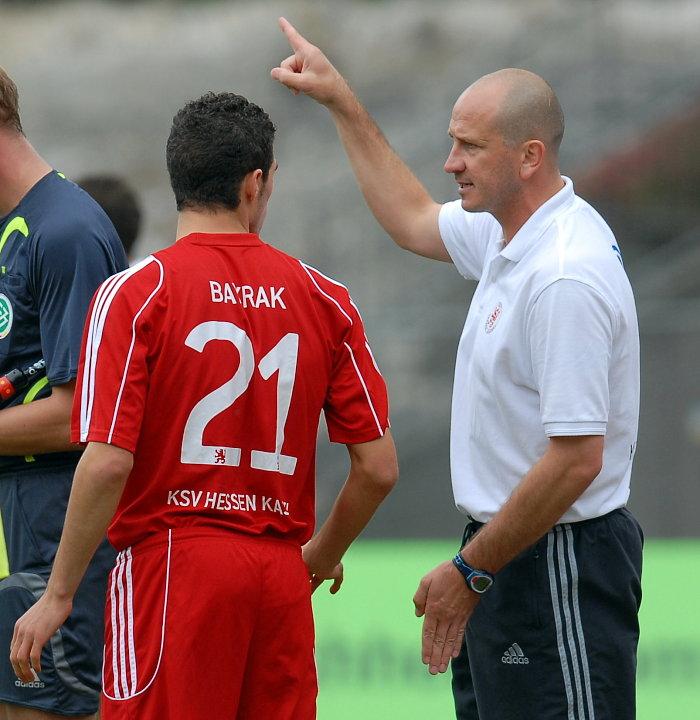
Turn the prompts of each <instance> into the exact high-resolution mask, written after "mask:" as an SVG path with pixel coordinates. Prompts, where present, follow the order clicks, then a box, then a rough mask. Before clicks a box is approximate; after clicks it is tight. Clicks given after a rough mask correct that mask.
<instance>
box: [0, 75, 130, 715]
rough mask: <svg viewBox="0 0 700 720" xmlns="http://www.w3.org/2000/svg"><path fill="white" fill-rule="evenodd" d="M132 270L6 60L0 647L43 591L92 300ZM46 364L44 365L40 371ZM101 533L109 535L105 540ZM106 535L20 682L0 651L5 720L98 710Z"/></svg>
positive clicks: (2, 83) (0, 106)
mask: <svg viewBox="0 0 700 720" xmlns="http://www.w3.org/2000/svg"><path fill="white" fill-rule="evenodd" d="M125 267H126V259H125V257H124V251H123V249H122V246H121V243H120V242H119V238H118V237H117V234H116V232H115V231H114V228H113V227H112V224H111V223H110V221H109V219H108V218H107V216H106V215H105V214H104V212H103V211H102V210H101V209H100V207H99V206H98V205H97V203H95V202H94V201H93V200H92V198H90V197H89V196H88V195H87V194H86V193H85V192H83V191H82V190H81V189H80V188H78V187H77V186H76V185H75V184H73V183H72V182H70V181H69V180H67V179H66V178H65V177H63V176H62V175H61V174H60V173H58V172H56V171H55V170H53V169H52V168H51V166H50V165H49V164H48V163H47V162H46V161H45V160H43V159H42V158H41V157H40V156H39V155H38V154H37V152H36V151H35V150H34V148H33V147H32V146H31V145H30V144H29V142H28V140H27V138H26V137H25V135H24V133H23V132H22V124H21V121H20V115H19V109H18V94H17V87H16V86H15V84H14V82H13V81H12V80H11V78H10V77H9V76H8V75H7V73H6V72H5V71H4V70H3V69H2V68H0V376H2V377H3V378H4V380H3V381H2V384H1V385H0V387H1V389H2V393H1V394H0V646H3V647H7V646H9V643H10V640H11V638H12V632H13V628H14V625H15V622H16V620H17V618H18V617H20V616H21V615H22V614H23V613H24V612H25V610H27V608H28V607H29V606H30V605H32V604H33V603H34V602H35V601H36V599H37V598H39V597H40V596H41V595H42V593H43V592H44V590H45V588H46V581H47V579H48V576H49V571H50V569H51V563H52V562H53V559H54V555H55V553H56V548H57V546H58V541H59V538H60V535H61V528H62V526H63V520H64V514H65V510H66V504H67V502H68V495H69V493H70V487H71V481H72V478H73V472H74V471H75V467H76V464H77V462H78V459H79V457H80V452H79V451H80V448H79V447H78V446H76V445H73V444H71V442H70V412H71V406H72V402H73V390H74V387H75V378H76V375H77V371H78V360H79V356H80V340H81V337H82V329H83V323H84V322H85V316H86V314H87V311H88V306H89V304H90V298H91V297H92V295H93V294H94V292H95V290H96V288H97V287H98V286H99V284H100V283H101V282H102V281H103V280H105V278H107V277H109V276H110V275H112V274H114V273H115V272H118V271H121V270H123V269H124V268H125ZM43 366H45V371H44V369H42V368H43ZM98 540H102V538H99V539H98ZM113 563H114V551H113V550H112V548H110V547H109V545H108V544H107V542H106V541H104V542H102V544H101V545H100V547H99V550H98V551H97V553H96V555H95V558H94V561H93V562H92V564H91V565H90V567H89V569H88V571H87V574H86V577H85V580H84V581H83V583H82V584H81V585H80V588H79V589H78V591H77V594H76V596H75V602H74V604H73V607H72V613H71V615H70V617H69V618H68V620H67V621H66V623H65V625H64V626H63V628H62V629H61V630H60V632H57V633H56V634H54V635H53V636H52V638H51V643H50V645H49V646H48V647H47V649H46V651H45V652H44V654H43V656H42V667H43V668H44V672H43V673H42V677H41V678H40V679H36V678H28V679H26V680H25V681H20V680H18V679H17V678H16V677H15V674H14V673H13V672H12V667H11V665H10V663H9V661H8V658H7V656H3V657H2V658H0V720H16V719H18V718H22V720H34V719H39V718H55V717H65V716H70V717H86V716H92V714H93V713H94V712H95V711H96V710H97V707H98V703H99V692H100V667H101V665H102V634H103V632H102V624H103V616H104V599H103V598H104V591H105V587H106V581H107V575H108V573H109V569H110V568H111V566H112V565H113Z"/></svg>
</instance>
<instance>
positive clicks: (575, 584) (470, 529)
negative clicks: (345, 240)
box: [272, 19, 642, 720]
mask: <svg viewBox="0 0 700 720" xmlns="http://www.w3.org/2000/svg"><path fill="white" fill-rule="evenodd" d="M280 22H281V26H282V29H283V31H284V33H285V34H286V36H287V38H288V40H289V42H290V44H291V46H292V49H293V54H292V55H291V56H290V57H288V58H287V59H286V60H284V61H283V62H282V63H281V65H280V66H279V67H277V68H274V69H273V70H272V76H273V78H275V79H277V80H278V81H279V82H281V83H283V84H284V85H286V86H287V87H288V88H290V89H291V90H292V91H293V92H294V93H299V92H303V93H306V94H308V95H310V96H311V97H312V98H314V99H315V100H316V101H318V102H319V103H321V104H322V105H325V106H326V107H327V108H328V110H329V111H330V113H331V117H332V118H333V121H334V122H335V125H336V128H337V130H338V134H339V136H340V139H341V141H342V143H343V145H344V147H345V150H346V152H347V154H348V157H349V159H350V162H351V165H352V168H353V170H354V172H355V175H356V177H357V180H358V182H359V185H360V188H361V190H362V192H363V194H364V196H365V199H366V201H367V203H368V205H369V207H370V209H371V210H372V212H373V213H374V215H375V216H376V218H377V220H378V221H379V222H380V223H381V225H382V226H383V227H384V229H385V230H386V231H387V233H388V234H389V235H390V236H391V237H392V238H393V240H394V241H395V242H396V243H397V244H398V245H399V246H400V247H402V248H404V249H407V250H410V251H411V252H414V253H417V254H418V255H422V256H424V257H427V258H431V259H434V260H440V261H443V262H452V263H454V265H455V267H456V268H457V270H458V271H459V272H460V273H461V274H462V275H464V276H465V277H467V278H471V279H475V280H477V281H479V285H478V287H477V289H476V292H475V294H474V297H473V299H472V303H471V307H470V309H469V313H468V315H467V319H466V323H465V326H464V330H463V333H462V337H461V341H460V344H459V349H458V353H457V363H456V368H455V381H454V392H453V403H452V422H451V472H452V484H453V489H454V496H455V503H456V505H457V507H458V509H459V510H461V511H462V512H463V513H464V514H465V515H466V516H467V518H468V524H467V526H466V530H465V533H464V537H463V541H462V548H461V550H460V552H459V553H458V554H457V555H456V556H455V557H454V558H453V559H451V560H447V561H446V562H444V563H442V564H441V565H439V566H438V567H437V568H435V569H434V570H433V571H432V572H430V573H428V574H427V575H426V576H425V577H424V578H423V579H422V581H421V583H420V585H419V588H418V591H417V592H416V595H415V597H414V603H415V606H416V614H417V615H419V616H421V615H423V616H424V621H423V632H422V659H423V662H424V663H425V664H427V665H428V666H429V671H430V672H431V673H433V674H435V673H438V672H444V671H446V669H447V667H448V664H449V661H450V659H451V658H452V667H453V691H454V697H455V703H456V709H457V717H458V718H461V719H467V718H468V719H469V720H475V719H476V718H481V720H491V718H506V717H507V718H513V719H515V718H520V719H522V720H526V719H527V720H532V719H533V718H537V719H538V720H548V719H552V720H554V718H557V719H560V718H564V717H568V718H578V719H583V718H587V719H589V720H592V719H593V718H594V717H595V718H597V720H601V719H603V718H605V719H608V720H621V719H624V718H630V719H631V718H634V716H635V671H636V651H637V643H638V637H639V626H638V619H637V614H638V609H639V603H640V599H641V584H640V583H641V557H642V533H641V530H640V528H639V526H638V524H637V522H636V520H635V519H634V518H633V517H632V515H631V514H630V513H629V512H628V510H627V509H626V508H625V504H626V502H627V499H628V496H629V486H630V474H631V468H632V459H633V456H634V452H635V447H636V442H637V422H638V411H639V339H638V330H637V317H636V310H635V304H634V298H633V295H632V290H631V287H630V284H629V282H628V279H627V276H626V274H625V271H624V269H623V266H622V259H621V255H620V251H619V249H618V246H617V243H616V241H615V238H614V237H613V235H612V233H611V231H610V229H609V228H608V226H607V225H606V224H605V222H604V221H603V219H602V218H601V217H600V216H599V215H598V214H597V213H596V212H595V210H593V208H591V207H590V206H589V205H588V204H587V203H586V202H584V201H583V200H581V199H580V198H579V197H577V196H576V195H575V194H574V189H573V185H572V182H571V180H569V179H568V178H564V177H562V175H561V173H560V171H559V165H558V150H559V146H560V143H561V140H562V137H563V133H564V117H563V113H562V111H561V107H560V105H559V102H558V100H557V97H556V95H555V93H554V91H553V90H552V88H551V87H550V86H549V85H548V84H547V83H546V82H545V81H544V80H543V79H542V78H540V77H539V76H537V75H535V74H534V73H531V72H528V71H525V70H518V69H506V70H501V71H498V72H495V73H492V74H490V75H487V76H485V77H482V78H480V79H479V80H477V81H476V82H475V83H473V84H472V85H470V86H469V87H468V88H467V89H466V90H465V91H464V92H463V93H462V94H461V95H460V97H459V98H458V100H457V102H456V104H455V105H454V109H453V111H452V117H451V119H450V122H449V128H448V133H449V135H450V137H451V139H452V149H451V151H450V153H449V156H448V158H447V161H446V162H445V166H444V167H445V171H446V172H448V173H450V174H452V175H454V177H455V181H456V183H457V185H458V192H459V196H460V199H459V200H455V201H453V202H448V203H446V204H443V205H441V204H438V203H437V202H435V201H434V200H433V199H432V198H431V197H430V196H429V194H428V193H427V191H426V190H425V188H424V187H423V186H422V185H421V184H420V182H419V181H418V180H417V179H416V178H415V177H414V175H413V174H412V173H411V171H410V170H409V169H408V168H407V167H406V165H405V164H404V163H403V162H402V161H401V159H400V158H399V157H398V156H397V155H396V153H395V152H394V151H393V150H392V149H391V147H390V146H389V144H388V143H387V141H386V140H385V138H384V137H383V135H382V133H381V132H380V130H379V128H378V127H377V126H376V124H375V123H374V121H373V120H372V118H371V117H370V116H369V114H368V113H367V111H366V110H365V109H364V108H363V107H362V105H361V104H360V102H359V101H358V100H357V98H356V97H355V95H354V94H353V92H352V90H351V89H350V88H349V86H348V84H347V83H346V81H345V80H344V78H343V77H342V76H341V75H340V74H339V73H338V71H337V70H336V69H335V68H334V67H333V65H331V63H330V62H329V61H328V59H327V58H326V57H325V56H324V54H323V53H322V52H321V51H320V50H319V49H318V48H317V47H315V46H313V45H311V44H310V43H308V42H307V41H306V40H305V39H304V38H303V37H302V36H301V35H300V34H299V33H297V31H296V30H295V29H294V28H293V27H292V26H291V25H290V24H289V23H288V22H287V21H285V20H284V19H282V20H281V21H280ZM465 626H466V637H465Z"/></svg>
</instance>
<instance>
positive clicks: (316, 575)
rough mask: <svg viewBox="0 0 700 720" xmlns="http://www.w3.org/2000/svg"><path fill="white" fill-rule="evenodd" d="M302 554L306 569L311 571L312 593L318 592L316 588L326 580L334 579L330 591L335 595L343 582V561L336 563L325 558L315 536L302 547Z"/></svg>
mask: <svg viewBox="0 0 700 720" xmlns="http://www.w3.org/2000/svg"><path fill="white" fill-rule="evenodd" d="M301 555H302V558H303V560H304V564H305V565H306V569H307V570H308V571H309V581H310V582H311V593H312V594H313V593H314V592H316V589H317V588H318V587H319V586H321V585H322V584H323V583H324V582H325V581H326V580H332V581H333V582H332V584H331V587H330V593H331V595H335V594H336V593H337V592H338V590H340V586H341V585H342V584H343V563H341V562H338V563H336V562H335V561H334V560H328V559H327V558H324V557H323V553H322V552H321V551H320V549H319V548H318V546H317V545H316V543H315V538H312V539H311V540H309V542H307V543H306V545H304V547H303V548H302V549H301Z"/></svg>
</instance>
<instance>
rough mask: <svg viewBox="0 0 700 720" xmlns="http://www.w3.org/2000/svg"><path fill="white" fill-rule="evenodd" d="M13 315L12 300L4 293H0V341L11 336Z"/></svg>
mask: <svg viewBox="0 0 700 720" xmlns="http://www.w3.org/2000/svg"><path fill="white" fill-rule="evenodd" d="M13 315H14V313H13V312H12V303H11V302H10V299H9V298H8V297H7V295H5V294H4V293H0V340H2V339H3V338H6V337H7V336H8V335H9V334H10V330H12V318H13Z"/></svg>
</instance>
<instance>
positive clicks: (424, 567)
mask: <svg viewBox="0 0 700 720" xmlns="http://www.w3.org/2000/svg"><path fill="white" fill-rule="evenodd" d="M454 550H455V543H451V542H445V541H438V540H425V541H415V540H410V541H409V540H406V541H394V540H392V541H363V542H359V543H357V544H356V545H355V546H353V548H351V550H350V552H349V553H348V555H347V556H346V559H345V578H346V579H345V584H344V585H343V588H342V590H341V592H340V594H339V595H337V596H335V597H333V596H331V595H329V594H328V592H327V590H326V589H325V588H321V590H319V591H317V593H316V594H315V595H314V612H315V616H316V660H317V664H318V674H319V698H318V718H319V720H358V719H360V718H361V719H362V720H394V719H395V718H396V719H398V718H400V719H401V720H413V719H414V718H415V719H416V720H418V719H420V720H424V718H426V717H427V718H430V720H442V719H443V718H445V719H448V718H454V709H453V705H452V696H451V692H450V676H449V673H447V674H445V675H441V676H438V677H431V676H429V675H428V673H427V671H426V670H425V668H424V666H423V665H422V663H421V662H420V656H419V637H420V627H421V621H420V620H419V619H418V618H416V617H415V616H414V614H413V604H412V601H411V600H412V597H413V593H414V592H415V589H416V586H417V584H418V580H419V579H420V577H421V576H422V575H423V574H424V573H425V572H427V571H428V570H429V569H431V568H432V567H433V566H434V565H436V564H437V563H439V562H441V561H443V560H444V559H446V558H449V557H450V555H451V554H452V553H453V552H454ZM699 569H700V541H696V540H673V541H671V540H647V542H646V545H645V551H644V575H643V588H644V599H643V602H642V611H641V626H642V639H641V642H640V648H639V667H638V683H637V718H638V720H660V719H661V718H700V620H699V617H700V613H699V612H698V606H699V604H700V603H699V602H698V598H700V573H699V572H698V570H699Z"/></svg>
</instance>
